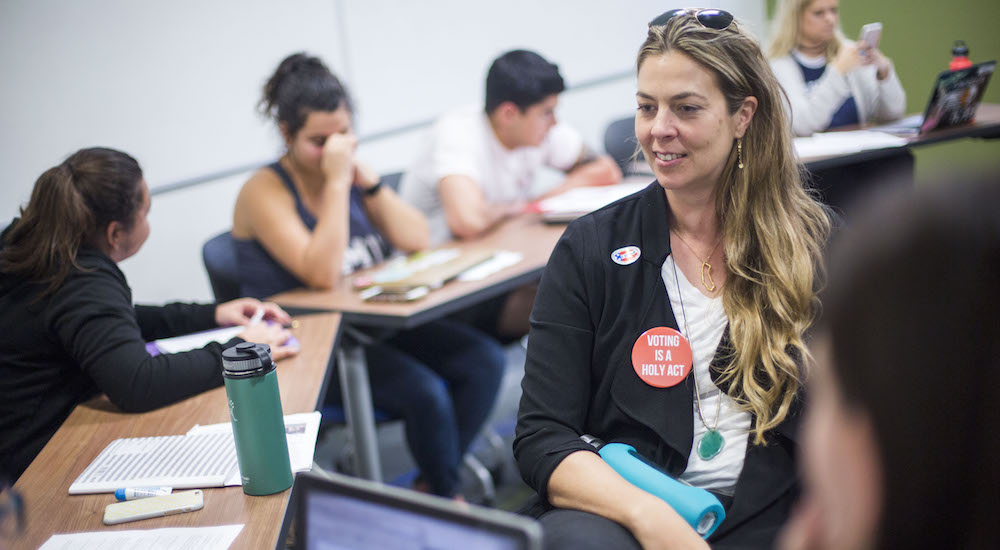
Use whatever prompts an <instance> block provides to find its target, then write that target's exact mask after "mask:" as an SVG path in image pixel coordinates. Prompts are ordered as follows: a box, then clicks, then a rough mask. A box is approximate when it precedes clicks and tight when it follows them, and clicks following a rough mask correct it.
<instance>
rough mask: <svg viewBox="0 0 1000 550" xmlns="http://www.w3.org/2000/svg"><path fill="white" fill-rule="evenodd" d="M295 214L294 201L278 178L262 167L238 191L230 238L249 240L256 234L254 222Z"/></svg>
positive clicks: (271, 171)
mask: <svg viewBox="0 0 1000 550" xmlns="http://www.w3.org/2000/svg"><path fill="white" fill-rule="evenodd" d="M289 210H291V211H294V210H295V200H294V198H293V197H292V195H291V193H289V192H288V189H287V188H286V187H285V185H284V184H283V183H282V182H281V178H279V177H278V175H277V174H276V173H275V172H274V170H271V169H270V168H267V167H264V168H261V169H260V170H257V172H255V173H254V174H253V175H252V176H250V179H248V180H247V181H246V183H244V184H243V187H241V188H240V192H239V194H238V195H237V196H236V206H235V208H234V209H233V230H232V231H233V236H235V237H237V238H251V237H254V236H255V235H256V234H257V231H255V229H254V225H255V224H254V222H255V221H256V222H257V223H259V222H260V221H262V219H264V218H267V217H269V215H270V214H273V213H279V215H283V214H284V213H285V212H287V211H289Z"/></svg>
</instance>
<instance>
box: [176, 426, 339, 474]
mask: <svg viewBox="0 0 1000 550" xmlns="http://www.w3.org/2000/svg"><path fill="white" fill-rule="evenodd" d="M319 421H320V413H319V412H309V413H299V414H287V415H285V437H286V438H287V439H288V459H289V462H291V465H292V471H293V472H304V471H306V470H310V469H312V463H313V454H314V452H315V451H316V438H317V437H318V436H319ZM232 430H233V428H232V425H231V424H230V423H229V422H223V423H221V424H209V425H206V426H201V425H197V424H196V425H195V426H194V427H193V428H191V429H190V430H188V433H187V435H189V436H191V435H202V434H212V433H230V434H231V433H232ZM241 484H242V483H241V481H240V469H239V466H237V468H236V471H235V472H234V473H233V474H232V475H230V476H229V477H228V478H227V479H226V487H235V486H237V485H241Z"/></svg>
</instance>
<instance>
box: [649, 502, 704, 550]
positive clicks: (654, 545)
mask: <svg viewBox="0 0 1000 550" xmlns="http://www.w3.org/2000/svg"><path fill="white" fill-rule="evenodd" d="M651 501H652V502H655V503H656V505H655V506H644V507H643V509H642V511H641V513H640V514H638V515H637V517H635V518H634V519H633V520H632V521H630V522H629V529H630V530H631V531H632V535H633V536H635V538H636V540H638V541H639V544H641V545H642V548H643V550H652V549H660V548H663V549H670V550H680V549H684V550H708V549H709V548H710V547H709V546H708V543H707V542H705V539H703V538H701V535H699V534H698V533H696V532H695V530H694V529H692V528H691V526H690V525H688V524H687V522H686V521H684V519H683V518H681V516H680V515H679V514H678V513H677V512H676V511H674V509H673V508H671V507H670V505H669V504H667V503H666V502H663V501H662V500H660V499H658V498H655V497H654V499H651Z"/></svg>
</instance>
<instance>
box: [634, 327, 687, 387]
mask: <svg viewBox="0 0 1000 550" xmlns="http://www.w3.org/2000/svg"><path fill="white" fill-rule="evenodd" d="M632 368H633V369H635V373H636V374H637V375H639V378H641V379H642V381H643V382H645V383H647V384H649V385H650V386H653V387H655V388H669V387H671V386H676V385H677V384H679V383H680V382H681V381H682V380H684V378H685V377H686V376H687V375H688V373H689V372H691V344H689V343H688V341H687V339H686V338H684V336H683V335H682V334H681V333H680V332H677V331H676V330H674V329H672V328H670V327H653V328H651V329H649V330H647V331H646V332H643V333H642V335H641V336H639V339H638V340H636V341H635V344H633V345H632Z"/></svg>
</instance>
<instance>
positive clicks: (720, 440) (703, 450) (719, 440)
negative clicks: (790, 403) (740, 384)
mask: <svg viewBox="0 0 1000 550" xmlns="http://www.w3.org/2000/svg"><path fill="white" fill-rule="evenodd" d="M675 235H676V233H675ZM679 236H680V235H678V237H679ZM681 240H683V239H681ZM685 244H687V243H685ZM715 246H719V245H718V244H716V245H715ZM691 252H694V251H693V250H692V251H691ZM712 252H715V251H714V250H713V251H712ZM695 255H696V256H697V254H695ZM671 263H673V267H674V284H675V285H676V286H677V299H678V300H679V301H680V303H681V317H682V318H683V319H684V333H683V336H684V337H685V338H687V339H688V343H689V344H690V345H691V376H693V377H694V396H695V399H697V401H696V402H697V404H698V418H700V419H701V423H702V425H704V426H705V433H704V434H703V435H702V436H701V440H700V441H698V446H697V447H696V450H697V451H698V456H699V457H701V459H702V460H705V461H709V460H712V459H713V458H715V457H716V456H718V455H719V453H721V452H722V448H723V447H725V446H726V438H725V437H724V436H723V435H722V432H721V431H719V418H720V417H721V415H722V388H716V389H717V390H718V391H719V404H718V406H716V408H715V424H714V425H711V426H710V425H709V424H708V422H707V421H706V420H705V413H704V407H703V406H702V404H701V388H699V387H698V373H697V372H695V369H694V341H693V340H692V339H691V327H689V326H688V316H687V309H685V307H684V295H683V294H681V280H680V276H679V275H678V274H677V262H676V261H674V262H671ZM711 368H712V362H711V360H709V369H711ZM709 377H711V371H710V373H709Z"/></svg>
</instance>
